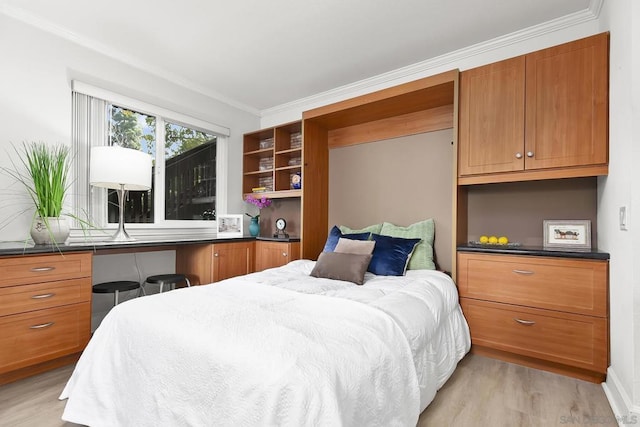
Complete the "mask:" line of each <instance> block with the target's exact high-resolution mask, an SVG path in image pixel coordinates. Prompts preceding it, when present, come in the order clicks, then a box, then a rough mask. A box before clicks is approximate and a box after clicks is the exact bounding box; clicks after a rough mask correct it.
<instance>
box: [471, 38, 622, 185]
mask: <svg viewBox="0 0 640 427" xmlns="http://www.w3.org/2000/svg"><path fill="white" fill-rule="evenodd" d="M608 47H609V35H608V33H602V34H598V35H595V36H592V37H587V38H585V39H581V40H576V41H574V42H570V43H565V44H562V45H559V46H555V47H552V48H548V49H543V50H540V51H537V52H533V53H530V54H527V55H523V56H519V57H516V58H512V59H507V60H504V61H500V62H497V63H493V64H489V65H485V66H482V67H478V68H474V69H471V70H466V71H463V72H462V73H461V74H460V113H459V121H460V141H459V161H458V171H459V183H460V184H465V185H466V184H482V183H492V182H509V181H524V180H537V179H549V178H573V177H582V176H596V175H606V174H607V171H608V168H607V163H608V125H607V123H608V94H609V92H608V84H609V73H608V66H609V61H608V60H609V50H608Z"/></svg>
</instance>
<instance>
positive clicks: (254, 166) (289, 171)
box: [242, 121, 302, 199]
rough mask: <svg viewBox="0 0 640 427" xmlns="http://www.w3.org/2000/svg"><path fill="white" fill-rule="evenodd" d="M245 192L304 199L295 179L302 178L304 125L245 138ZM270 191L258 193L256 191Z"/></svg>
mask: <svg viewBox="0 0 640 427" xmlns="http://www.w3.org/2000/svg"><path fill="white" fill-rule="evenodd" d="M243 168H244V169H243V171H244V173H243V182H242V192H243V195H244V196H247V195H249V194H252V195H255V196H265V197H269V198H272V199H275V198H284V197H300V196H301V195H302V191H301V190H300V189H293V188H291V185H292V184H291V177H292V175H294V174H300V176H302V122H300V121H297V122H292V123H287V124H284V125H281V126H276V127H273V128H268V129H261V130H259V131H256V132H252V133H248V134H245V135H244V159H243ZM257 187H266V189H265V191H263V192H257V193H254V192H253V189H254V188H257Z"/></svg>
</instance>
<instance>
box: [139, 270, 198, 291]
mask: <svg viewBox="0 0 640 427" xmlns="http://www.w3.org/2000/svg"><path fill="white" fill-rule="evenodd" d="M181 282H185V283H186V284H187V287H188V288H190V287H191V282H189V278H188V277H187V276H185V275H184V274H157V275H155V276H149V277H147V280H145V281H144V283H151V284H154V285H160V291H159V293H162V290H163V288H164V285H165V284H166V285H169V289H170V290H171V289H175V288H176V285H177V284H178V283H181Z"/></svg>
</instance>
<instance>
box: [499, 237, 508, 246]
mask: <svg viewBox="0 0 640 427" xmlns="http://www.w3.org/2000/svg"><path fill="white" fill-rule="evenodd" d="M498 243H499V244H501V245H506V244H507V243H509V239H507V237H506V236H502V237H500V238H499V239H498Z"/></svg>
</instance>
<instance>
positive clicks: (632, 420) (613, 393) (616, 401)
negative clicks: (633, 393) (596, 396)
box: [602, 366, 640, 427]
mask: <svg viewBox="0 0 640 427" xmlns="http://www.w3.org/2000/svg"><path fill="white" fill-rule="evenodd" d="M602 389H603V390H604V394H605V396H607V400H608V401H609V406H611V410H612V411H613V414H614V415H615V416H616V420H617V421H618V425H619V426H621V427H625V426H627V425H629V424H636V423H638V422H640V406H638V405H634V404H633V401H632V400H631V397H630V396H629V394H627V391H626V390H625V389H624V387H622V383H621V382H620V380H619V379H618V376H617V375H616V373H615V371H614V370H613V367H611V366H610V367H609V369H607V380H606V382H603V383H602Z"/></svg>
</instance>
